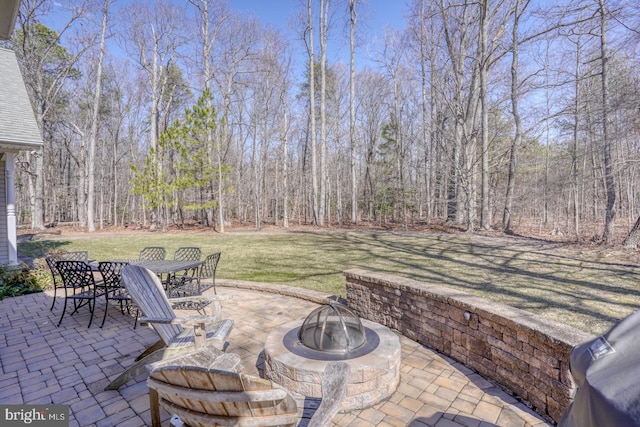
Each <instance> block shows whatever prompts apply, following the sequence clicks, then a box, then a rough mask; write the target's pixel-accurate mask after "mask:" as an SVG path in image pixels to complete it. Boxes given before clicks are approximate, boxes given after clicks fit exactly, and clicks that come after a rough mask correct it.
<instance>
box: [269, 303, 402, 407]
mask: <svg viewBox="0 0 640 427" xmlns="http://www.w3.org/2000/svg"><path fill="white" fill-rule="evenodd" d="M314 313H315V312H314ZM314 313H312V315H313V314H314ZM309 317H311V315H310V316H309ZM361 322H362V327H363V333H364V338H365V339H364V343H359V345H358V346H357V348H353V349H349V350H348V351H345V352H336V351H333V350H329V351H323V350H321V349H318V348H310V347H308V346H306V345H304V344H303V343H302V342H301V340H300V329H301V327H302V326H303V324H302V322H301V321H299V320H298V321H294V322H290V323H287V324H285V325H282V326H280V327H279V328H277V329H276V330H274V331H273V332H271V333H270V334H269V336H268V337H267V340H266V342H265V347H264V358H265V372H264V373H265V377H266V378H268V379H270V380H271V381H274V382H275V383H277V384H280V385H282V386H283V387H285V388H286V389H287V390H289V391H291V392H294V393H299V394H301V395H303V396H307V397H318V398H320V397H322V388H321V385H320V384H321V380H322V373H323V371H324V368H325V367H326V365H327V363H328V362H329V361H331V360H342V361H344V362H346V363H348V364H349V368H350V371H349V382H348V385H347V393H346V396H345V398H344V400H343V402H342V406H341V410H342V411H350V410H354V409H363V408H366V407H368V406H371V405H373V404H375V403H377V402H379V401H381V400H382V399H384V398H386V397H388V396H390V395H391V394H392V393H393V392H394V391H395V389H396V387H397V386H398V381H399V380H400V340H399V339H398V336H397V335H396V334H394V333H393V332H392V331H391V330H390V329H389V328H387V327H385V326H382V325H380V324H378V323H374V322H370V321H368V320H364V319H362V320H361ZM345 329H350V328H345ZM323 332H324V331H323ZM303 335H305V334H303ZM339 340H342V339H341V338H340V339H339Z"/></svg>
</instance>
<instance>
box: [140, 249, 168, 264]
mask: <svg viewBox="0 0 640 427" xmlns="http://www.w3.org/2000/svg"><path fill="white" fill-rule="evenodd" d="M166 254H167V251H166V250H165V249H164V248H163V247H160V246H148V247H146V248H144V249H142V250H141V251H140V258H139V259H140V261H160V260H163V259H164V257H165V255H166Z"/></svg>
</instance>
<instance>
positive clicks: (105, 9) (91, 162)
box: [87, 0, 110, 233]
mask: <svg viewBox="0 0 640 427" xmlns="http://www.w3.org/2000/svg"><path fill="white" fill-rule="evenodd" d="M109 5H110V3H109V0H104V1H103V3H102V32H101V34H100V55H99V57H98V64H97V71H96V88H95V93H94V97H95V98H94V101H93V114H92V118H91V120H92V121H91V132H90V133H89V147H87V148H88V156H87V231H88V232H89V233H93V232H94V231H96V224H95V196H96V195H95V164H96V160H95V157H96V143H97V139H98V118H99V115H100V97H101V94H102V62H103V60H104V43H105V39H106V35H107V22H108V16H109Z"/></svg>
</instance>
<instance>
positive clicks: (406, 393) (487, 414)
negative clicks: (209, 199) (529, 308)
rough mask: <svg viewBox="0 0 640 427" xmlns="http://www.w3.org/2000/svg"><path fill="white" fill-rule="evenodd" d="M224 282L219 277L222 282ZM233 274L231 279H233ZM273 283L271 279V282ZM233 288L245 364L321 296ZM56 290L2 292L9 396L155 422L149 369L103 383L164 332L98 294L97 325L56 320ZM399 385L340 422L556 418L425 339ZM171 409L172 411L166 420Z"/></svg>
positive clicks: (515, 426)
mask: <svg viewBox="0 0 640 427" xmlns="http://www.w3.org/2000/svg"><path fill="white" fill-rule="evenodd" d="M223 282H225V281H219V282H218V284H219V285H220V284H221V283H223ZM227 283H231V282H227ZM262 288H263V289H269V285H263V286H262ZM218 293H219V294H223V295H231V296H233V298H232V299H231V300H228V301H225V302H224V304H223V313H224V315H225V316H227V317H230V318H232V319H233V320H234V321H235V328H234V329H233V331H232V332H231V335H230V336H229V346H228V349H227V351H231V352H236V353H237V354H239V355H240V356H241V358H242V360H243V368H244V370H245V371H247V372H249V373H252V374H260V373H261V370H262V357H261V354H260V353H261V351H262V347H263V343H264V341H265V338H266V336H267V334H268V333H269V332H270V331H271V330H273V328H275V327H276V326H278V325H281V324H283V323H286V322H289V321H291V320H294V319H298V318H304V317H305V316H306V315H307V314H308V313H309V312H310V311H311V310H313V309H314V308H315V307H317V304H316V303H314V302H310V301H307V300H303V299H299V298H294V297H291V296H286V295H281V294H274V293H270V292H260V291H257V290H247V289H237V288H232V287H225V286H218ZM51 295H52V294H51V293H50V292H45V293H39V294H32V295H25V296H21V297H17V298H7V299H5V300H2V301H0V332H1V335H0V364H1V370H0V403H2V404H23V403H30V404H50V403H54V404H64V405H69V413H70V419H71V420H70V426H81V427H85V426H99V427H110V426H119V427H138V426H147V425H150V415H149V401H148V389H147V386H146V383H145V376H144V375H143V376H141V377H140V378H137V379H136V381H131V382H130V383H128V384H126V385H125V386H123V387H122V388H121V389H120V390H119V391H104V390H103V389H104V386H105V385H106V384H107V383H108V382H109V379H110V378H111V379H112V378H113V377H114V376H115V375H117V374H118V373H119V372H120V371H121V370H122V369H123V367H126V366H128V365H130V364H131V363H132V361H133V359H134V358H135V357H136V356H137V355H138V354H139V353H140V352H141V351H142V350H144V348H145V347H146V346H148V345H150V344H152V343H154V342H155V341H157V339H158V336H157V335H156V333H155V332H154V331H153V330H152V329H150V328H149V327H144V326H138V327H137V328H136V329H134V328H133V318H132V317H131V316H128V315H122V314H121V313H120V311H119V310H118V309H117V308H113V309H112V308H111V307H110V308H109V314H108V316H107V321H106V323H105V326H104V328H102V329H101V328H99V327H98V326H99V324H100V322H99V321H98V322H96V320H97V319H98V318H99V319H100V320H101V317H102V314H103V307H104V302H103V301H99V302H98V304H97V309H96V313H95V315H96V316H97V319H94V323H93V325H92V326H91V328H90V329H88V328H87V324H88V321H89V319H88V310H86V309H81V310H80V312H78V313H76V314H74V315H73V316H68V315H67V316H65V318H64V320H63V321H62V324H61V326H60V327H59V328H57V327H56V326H55V325H56V324H57V321H58V318H59V315H60V310H61V309H62V308H61V306H62V299H60V300H59V302H58V303H56V308H55V309H54V310H53V311H50V310H49V307H50V306H51ZM400 344H401V347H402V366H401V378H400V385H399V386H398V389H397V390H396V392H395V393H394V394H393V395H392V396H391V397H390V398H388V399H386V400H385V401H382V402H380V403H378V404H376V405H374V406H373V407H370V408H366V409H364V410H358V411H352V412H347V413H340V414H338V415H336V416H335V417H334V419H333V421H334V423H335V425H338V426H348V427H356V426H363V427H364V426H374V425H375V426H411V427H422V426H434V427H456V426H466V427H491V426H505V427H528V426H548V425H551V424H548V423H547V422H545V421H544V420H543V419H542V418H541V417H540V416H538V415H537V414H536V413H535V412H533V411H531V410H530V409H528V408H527V407H526V406H525V405H523V404H521V403H519V402H518V401H517V400H516V399H514V398H513V397H511V396H510V395H509V394H507V393H506V392H504V391H503V390H502V389H500V388H498V387H496V386H495V385H493V384H492V383H490V382H489V381H487V380H485V379H483V378H482V377H480V376H479V375H478V374H476V373H474V372H473V371H471V370H469V369H467V368H465V367H464V366H462V365H460V364H458V363H456V362H454V361H453V360H451V359H449V358H447V357H444V356H442V355H440V354H438V353H436V352H434V351H432V350H430V349H428V348H426V347H424V346H422V345H420V344H418V343H416V342H413V341H411V340H409V339H407V338H404V337H401V339H400ZM169 417H170V415H169V414H168V413H166V412H164V411H163V426H165V425H168V420H169Z"/></svg>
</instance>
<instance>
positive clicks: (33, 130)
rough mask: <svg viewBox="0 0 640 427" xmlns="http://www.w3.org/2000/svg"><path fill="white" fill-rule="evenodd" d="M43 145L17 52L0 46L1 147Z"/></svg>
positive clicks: (16, 148)
mask: <svg viewBox="0 0 640 427" xmlns="http://www.w3.org/2000/svg"><path fill="white" fill-rule="evenodd" d="M1 1H3V0H0V2H1ZM40 146H42V136H41V134H40V129H39V128H38V124H37V123H36V118H35V116H34V114H33V108H32V107H31V102H30V101H29V95H28V94H27V88H26V87H25V85H24V81H23V80H22V74H21V73H20V68H19V67H18V60H17V59H16V54H15V53H14V52H13V51H12V50H8V49H2V48H0V150H22V149H31V148H39V147H40Z"/></svg>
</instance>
